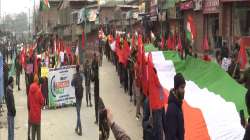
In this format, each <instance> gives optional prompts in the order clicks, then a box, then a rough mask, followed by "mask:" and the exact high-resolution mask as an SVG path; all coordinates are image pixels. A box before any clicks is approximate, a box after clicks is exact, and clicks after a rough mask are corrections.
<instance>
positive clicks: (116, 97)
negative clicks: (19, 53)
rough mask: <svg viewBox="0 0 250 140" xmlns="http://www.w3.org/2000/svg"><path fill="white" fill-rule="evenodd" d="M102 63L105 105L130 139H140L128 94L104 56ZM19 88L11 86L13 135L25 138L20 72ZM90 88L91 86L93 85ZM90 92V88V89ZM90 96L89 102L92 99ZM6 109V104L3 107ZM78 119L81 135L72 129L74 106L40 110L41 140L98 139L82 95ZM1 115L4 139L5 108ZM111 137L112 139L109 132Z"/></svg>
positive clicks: (3, 139) (2, 138)
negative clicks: (13, 98) (121, 86)
mask: <svg viewBox="0 0 250 140" xmlns="http://www.w3.org/2000/svg"><path fill="white" fill-rule="evenodd" d="M103 60H104V61H103V66H102V67H100V96H101V97H102V98H103V100H104V103H105V105H106V107H108V108H110V109H111V110H112V112H113V115H114V119H115V121H116V122H117V124H119V125H120V126H121V127H122V128H123V129H124V130H125V131H126V132H127V134H128V135H129V136H130V137H131V139H132V140H141V139H142V128H141V121H137V120H136V119H135V106H134V105H133V104H132V103H130V102H129V96H128V95H127V94H125V93H124V90H123V89H122V88H120V83H119V81H118V76H117V73H116V72H115V67H114V66H113V65H112V64H111V63H110V62H107V60H106V59H103ZM21 81H22V82H21V89H22V91H20V92H19V91H17V87H16V86H15V87H14V96H15V102H16V110H17V116H16V118H15V139H17V140H27V139H28V138H27V118H28V117H27V100H26V99H27V97H26V93H25V82H24V76H23V75H22V76H21ZM92 90H93V86H92ZM92 96H93V92H92ZM93 99H94V98H93V97H92V103H94V102H93ZM5 111H6V107H5ZM81 111H82V112H81V120H82V125H83V136H82V137H80V136H78V135H76V134H75V133H74V128H75V124H76V110H75V108H74V107H67V108H61V109H56V110H43V111H42V125H41V133H42V139H44V140H55V139H60V140H82V139H84V140H98V137H99V132H98V126H97V125H95V124H94V121H95V116H94V107H92V108H87V107H86V101H85V96H84V99H83V103H82V109H81ZM4 113H5V114H4V115H3V116H1V117H0V121H1V122H2V123H3V124H4V128H0V140H7V125H6V120H7V119H6V112H4ZM110 140H114V136H113V134H112V133H111V135H110Z"/></svg>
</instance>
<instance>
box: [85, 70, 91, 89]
mask: <svg viewBox="0 0 250 140" xmlns="http://www.w3.org/2000/svg"><path fill="white" fill-rule="evenodd" d="M84 75H85V86H90V82H91V69H90V66H89V65H86V67H85V69H84Z"/></svg>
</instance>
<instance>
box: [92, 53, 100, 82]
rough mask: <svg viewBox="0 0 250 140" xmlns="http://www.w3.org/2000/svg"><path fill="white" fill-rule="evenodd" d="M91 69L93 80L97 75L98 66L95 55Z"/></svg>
mask: <svg viewBox="0 0 250 140" xmlns="http://www.w3.org/2000/svg"><path fill="white" fill-rule="evenodd" d="M91 67H92V72H93V79H95V78H96V77H98V75H99V64H98V60H97V56H96V54H94V59H93V61H92V66H91Z"/></svg>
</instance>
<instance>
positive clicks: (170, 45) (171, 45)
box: [167, 35, 173, 50]
mask: <svg viewBox="0 0 250 140" xmlns="http://www.w3.org/2000/svg"><path fill="white" fill-rule="evenodd" d="M167 45H168V49H170V50H172V49H173V44H172V39H171V37H170V35H169V36H168V41H167Z"/></svg>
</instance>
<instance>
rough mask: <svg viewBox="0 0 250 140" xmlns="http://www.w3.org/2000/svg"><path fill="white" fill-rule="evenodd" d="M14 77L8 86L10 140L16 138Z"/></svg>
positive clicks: (7, 103)
mask: <svg viewBox="0 0 250 140" xmlns="http://www.w3.org/2000/svg"><path fill="white" fill-rule="evenodd" d="M13 86H14V79H13V77H10V78H9V80H8V87H7V88H6V91H7V92H6V97H5V98H6V105H7V109H8V140H14V117H15V116H16V108H15V100H14V95H13Z"/></svg>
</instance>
